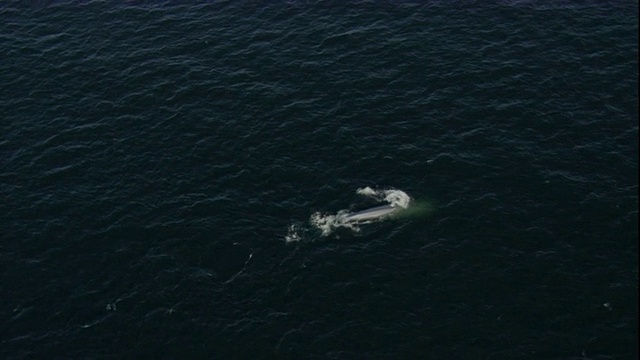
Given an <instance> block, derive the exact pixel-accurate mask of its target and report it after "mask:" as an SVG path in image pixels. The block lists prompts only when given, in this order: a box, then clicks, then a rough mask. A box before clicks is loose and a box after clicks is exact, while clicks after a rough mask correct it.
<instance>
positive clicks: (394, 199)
mask: <svg viewBox="0 0 640 360" xmlns="http://www.w3.org/2000/svg"><path fill="white" fill-rule="evenodd" d="M356 193H357V194H360V195H364V196H368V197H370V198H373V199H375V200H377V201H386V202H387V203H389V204H390V205H391V206H394V207H395V206H399V207H401V208H403V209H406V208H408V207H409V203H410V202H411V197H410V196H409V195H407V193H406V192H404V191H402V190H397V189H387V190H373V189H372V188H370V187H368V186H367V187H364V188H360V189H358V190H356Z"/></svg>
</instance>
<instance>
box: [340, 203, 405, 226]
mask: <svg viewBox="0 0 640 360" xmlns="http://www.w3.org/2000/svg"><path fill="white" fill-rule="evenodd" d="M400 209H401V208H400V207H394V206H391V205H382V206H377V207H374V208H371V209H366V210H362V211H358V212H355V213H351V214H348V215H346V216H345V218H344V221H345V222H346V223H365V222H370V221H374V220H380V219H384V218H387V217H390V216H392V215H393V214H394V213H396V212H397V211H399V210H400Z"/></svg>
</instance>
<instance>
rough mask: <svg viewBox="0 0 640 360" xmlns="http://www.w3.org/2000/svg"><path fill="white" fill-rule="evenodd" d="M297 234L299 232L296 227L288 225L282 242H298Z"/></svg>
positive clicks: (298, 236)
mask: <svg viewBox="0 0 640 360" xmlns="http://www.w3.org/2000/svg"><path fill="white" fill-rule="evenodd" d="M298 232H299V229H298V226H296V225H295V224H294V225H289V231H288V232H287V235H286V236H285V237H284V241H286V242H287V243H291V242H296V241H300V239H301V238H300V235H299V234H298Z"/></svg>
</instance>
